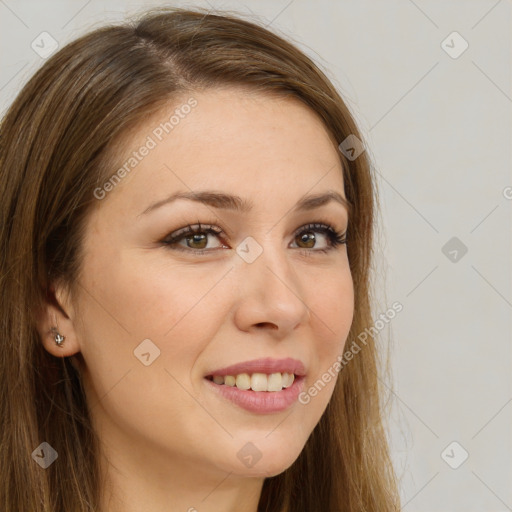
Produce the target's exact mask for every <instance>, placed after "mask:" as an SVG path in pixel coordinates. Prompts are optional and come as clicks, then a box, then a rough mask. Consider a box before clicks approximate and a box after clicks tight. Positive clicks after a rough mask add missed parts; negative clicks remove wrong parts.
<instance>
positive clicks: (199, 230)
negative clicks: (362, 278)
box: [162, 223, 346, 254]
mask: <svg viewBox="0 0 512 512" xmlns="http://www.w3.org/2000/svg"><path fill="white" fill-rule="evenodd" d="M315 233H320V234H321V235H322V236H323V237H324V238H326V239H327V240H328V244H327V246H324V247H322V248H313V247H315V246H316V244H317V241H318V237H317V236H316V235H315ZM208 235H214V236H215V237H216V238H217V239H218V238H219V237H220V236H221V235H224V232H223V231H222V229H220V228H218V227H216V226H213V225H206V226H205V225H201V224H198V225H194V226H190V225H189V226H187V227H185V228H182V229H179V230H178V231H175V232H174V233H171V234H170V235H169V236H167V237H166V238H165V239H164V240H162V243H163V244H164V245H165V246H166V247H167V248H169V249H176V250H179V251H188V252H193V253H196V254H205V253H207V252H210V250H214V249H219V248H221V247H225V248H228V247H227V246H225V245H217V246H216V247H213V248H212V247H210V248H209V250H206V249H207V245H208ZM294 240H296V241H297V243H298V244H305V246H302V247H300V246H299V248H300V249H306V250H308V249H311V250H313V251H314V252H327V251H328V250H331V249H334V248H335V247H336V246H338V245H341V244H344V243H346V238H345V235H344V234H343V235H342V234H340V233H338V232H337V231H336V230H335V229H334V228H332V227H331V226H328V225H326V224H319V223H315V224H307V225H306V226H302V227H301V228H300V229H299V230H298V231H296V232H295V236H294ZM183 241H184V242H185V245H182V244H181V242H183Z"/></svg>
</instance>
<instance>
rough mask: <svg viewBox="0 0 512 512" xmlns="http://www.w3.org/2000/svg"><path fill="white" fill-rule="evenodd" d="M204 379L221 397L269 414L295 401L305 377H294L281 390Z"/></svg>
mask: <svg viewBox="0 0 512 512" xmlns="http://www.w3.org/2000/svg"><path fill="white" fill-rule="evenodd" d="M204 380H205V382H206V383H207V386H209V389H211V390H212V391H213V392H214V393H218V394H219V395H220V396H221V397H222V398H224V399H228V400H230V401H231V402H233V403H234V404H235V405H238V406H239V407H241V408H242V409H245V410H246V411H249V412H252V413H257V414H271V413H276V412H282V411H284V410H286V409H288V408H289V407H290V406H291V405H292V404H293V403H295V402H296V401H297V398H298V397H299V394H300V393H301V391H302V388H303V387H304V380H305V377H304V376H301V377H297V378H295V380H294V381H293V384H292V385H291V386H290V387H289V388H284V389H283V390H282V391H253V390H252V389H247V390H244V389H238V388H237V387H231V386H226V385H225V384H215V382H213V381H211V380H208V379H207V378H206V377H205V379H204Z"/></svg>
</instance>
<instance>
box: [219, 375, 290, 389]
mask: <svg viewBox="0 0 512 512" xmlns="http://www.w3.org/2000/svg"><path fill="white" fill-rule="evenodd" d="M294 380H295V375H294V374H293V373H271V374H269V375H267V374H266V373H253V374H252V375H249V374H248V373H240V374H239V375H226V376H222V375H214V376H213V382H214V383H215V384H218V385H225V386H231V387H234V386H236V387H237V388H238V389H243V390H248V389H252V390H253V391H282V390H283V389H285V388H289V387H290V386H291V385H292V384H293V382H294Z"/></svg>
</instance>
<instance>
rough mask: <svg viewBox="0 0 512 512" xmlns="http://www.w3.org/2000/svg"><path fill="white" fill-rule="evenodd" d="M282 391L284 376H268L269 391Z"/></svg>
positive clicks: (272, 374)
mask: <svg viewBox="0 0 512 512" xmlns="http://www.w3.org/2000/svg"><path fill="white" fill-rule="evenodd" d="M253 389H254V388H253ZM281 389H283V376H282V375H281V374H280V373H271V374H270V375H269V376H268V384H267V391H281Z"/></svg>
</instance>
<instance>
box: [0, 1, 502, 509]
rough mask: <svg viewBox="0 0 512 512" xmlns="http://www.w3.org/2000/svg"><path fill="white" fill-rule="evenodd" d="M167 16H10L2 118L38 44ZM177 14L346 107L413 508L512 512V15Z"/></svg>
mask: <svg viewBox="0 0 512 512" xmlns="http://www.w3.org/2000/svg"><path fill="white" fill-rule="evenodd" d="M163 4H164V2H143V1H131V2H121V1H117V0H109V1H107V0H105V1H99V0H96V1H95V0H91V1H86V0H80V1H79V0H75V1H14V0H0V49H1V54H0V61H1V66H0V110H1V111H2V112H4V111H5V109H6V108H7V107H8V105H9V104H10V102H11V101H12V100H13V98H14V97H15V95H16V94H17V92H18V91H19V89H20V87H21V86H22V84H23V83H24V82H25V81H26V80H27V79H28V77H30V76H31V75H32V74H33V72H34V71H35V70H36V69H37V68H38V67H39V66H40V65H41V64H42V63H43V61H44V59H43V58H41V57H40V56H39V55H38V54H37V53H36V52H35V51H34V50H33V49H32V47H31V44H32V42H33V41H34V45H37V44H38V45H39V48H41V50H40V51H42V50H43V47H46V48H48V47H49V46H48V40H45V41H46V42H42V41H41V40H42V37H46V36H40V34H41V33H42V32H48V33H49V34H51V36H52V37H53V38H54V39H55V40H56V41H58V43H59V45H60V46H63V45H64V44H65V43H67V42H69V41H70V40H72V39H74V38H76V37H77V36H78V35H80V34H82V33H84V32H86V31H88V30H90V29H92V28H95V27H97V26H100V25H102V24H104V23H105V21H108V20H110V21H117V20H121V19H123V17H124V16H126V15H127V14H128V15H129V14H135V13H137V12H138V11H140V9H141V8H142V7H144V6H155V5H163ZM174 5H190V6H203V7H208V6H212V7H214V8H215V9H223V8H227V9H234V10H236V11H238V12H240V13H246V14H248V15H251V12H252V13H254V19H255V20H258V19H259V20H261V21H263V22H264V23H265V24H268V26H269V27H270V28H271V29H273V30H275V31H277V32H278V33H279V32H280V33H284V34H287V35H288V36H289V38H291V39H293V40H294V41H295V42H296V44H297V45H298V46H299V47H301V48H302V49H303V50H304V51H305V52H306V53H307V54H308V55H310V56H311V57H313V58H314V59H315V61H316V62H317V63H318V64H319V65H320V66H321V67H322V68H323V69H324V70H325V72H326V73H327V75H328V76H329V77H330V78H331V79H332V80H333V82H334V83H335V84H336V86H337V87H338V88H339V90H340V92H341V93H342V95H343V96H344V97H345V98H346V100H347V103H348V104H349V106H350V108H351V110H352V111H353V113H354V115H355V116H356V118H357V120H358V122H359V125H360V127H361V130H362V133H363V135H364V136H365V137H366V140H367V148H368V151H370V153H371V156H372V158H373V161H374V164H375V169H376V172H377V176H378V187H379V190H380V203H381V214H380V217H379V223H380V224H379V226H380V227H379V231H378V238H377V248H376V256H377V260H376V269H375V270H376V273H375V286H376V289H377V291H378V294H377V296H376V297H375V319H377V318H378V316H379V314H380V313H384V312H385V311H386V310H387V309H388V308H389V307H390V306H391V304H392V303H393V302H395V301H399V302H400V303H401V304H402V305H403V310H402V311H401V312H400V313H399V314H398V315H397V316H396V317H395V318H394V319H393V320H392V321H391V322H390V324H388V326H387V327H386V328H385V329H383V330H382V331H381V336H380V338H381V342H382V346H383V347H387V346H388V345H389V346H390V347H391V349H392V352H391V362H392V372H393V375H392V378H391V379H387V380H383V381H382V385H383V387H384V389H388V390H390V391H389V393H390V397H391V406H392V408H391V414H390V419H389V424H388V425H389V432H390V441H391V446H392V450H393V458H394V462H395V466H396V469H397V471H398V474H399V476H400V481H401V496H402V499H403V509H404V510H407V511H408V512H415V511H418V512H419V511H422V512H426V511H435V512H444V511H450V512H459V511H460V512H482V511H486V512H498V511H499V512H501V511H506V510H512V485H511V482H512V453H511V452H512V435H511V430H512V429H511V426H512V421H511V420H512V385H511V371H510V370H511V365H512V358H511V348H510V347H511V311H512V290H511V283H512V279H511V271H510V269H511V265H510V261H511V234H512V230H511V215H510V210H511V208H512V199H511V198H512V176H511V172H510V169H511V160H512V159H511V140H512V139H511V135H512V134H511V124H512V123H511V107H512V99H511V98H512V92H511V62H512V61H511V30H510V25H511V10H512V9H511V7H512V4H511V2H510V1H506V0H501V1H496V0H492V1H485V0H478V1H477V0H460V1H453V0H451V1H446V0H439V1H437V0H428V1H427V0H415V1H413V0H385V1H377V0H374V1H369V0H365V1H361V0H358V1H356V0H350V1H347V0H344V1H341V0H337V1H330V2H329V1H327V0H323V1H317V2H313V1H304V0H292V1H290V0H284V1H274V2H271V1H245V2H242V1H240V2H235V1H231V2H216V1H213V0H210V2H200V1H198V2H194V3H190V2H175V3H174ZM454 31H456V32H458V33H459V34H460V35H461V37H462V38H463V39H464V40H465V41H467V43H468V44H469V47H468V48H467V50H466V51H464V52H463V53H462V54H461V55H456V54H458V53H459V52H460V50H461V49H462V48H463V44H464V41H463V40H462V39H457V37H458V36H453V35H451V34H452V33H453V32H454ZM443 41H446V42H445V43H443ZM445 50H447V51H448V52H451V53H452V56H450V55H449V54H448V53H447V51H445ZM454 55H456V58H453V56H454ZM507 187H509V188H507ZM453 237H456V240H455V241H453V240H452V241H451V242H450V243H449V245H448V246H447V248H445V249H444V252H443V247H444V246H445V244H446V243H448V242H449V241H450V240H451V239H452V238H453ZM452 244H455V245H452ZM462 244H463V245H462ZM464 247H466V248H467V253H466V254H462V253H463V250H461V249H463V248H464ZM454 250H455V251H457V252H456V253H454V252H453V251H454ZM450 251H451V253H450ZM445 253H446V255H445ZM454 259H455V261H453V260H454ZM391 390H392V391H391ZM454 441H455V442H456V443H457V444H455V445H451V446H449V445H450V444H451V443H452V442H454ZM447 447H449V448H448V449H447V450H445V449H446V448H447ZM465 452H467V453H468V455H469V456H468V458H467V460H465V461H464V462H463V463H462V464H461V462H462V460H463V455H464V453H465ZM449 464H451V466H454V467H456V469H454V468H452V467H451V466H450V465H449Z"/></svg>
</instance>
